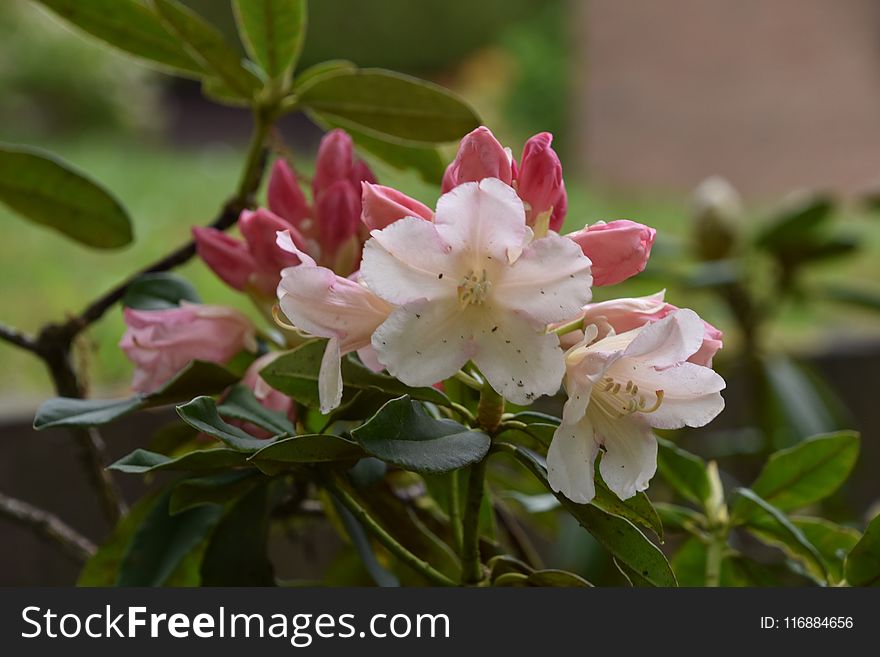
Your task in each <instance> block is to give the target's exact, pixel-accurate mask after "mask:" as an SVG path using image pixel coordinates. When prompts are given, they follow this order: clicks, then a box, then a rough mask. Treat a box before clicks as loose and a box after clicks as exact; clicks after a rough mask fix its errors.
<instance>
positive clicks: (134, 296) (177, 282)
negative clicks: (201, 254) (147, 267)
mask: <svg viewBox="0 0 880 657" xmlns="http://www.w3.org/2000/svg"><path fill="white" fill-rule="evenodd" d="M181 301H188V302H190V303H199V302H200V301H201V298H200V297H199V293H198V292H196V289H195V288H194V287H193V286H192V284H191V283H190V282H189V281H187V280H186V279H184V278H181V277H180V276H176V275H175V274H169V273H167V272H160V273H156V274H144V275H142V276H138V277H137V278H136V279H135V280H134V281H132V283H131V284H130V285H129V286H128V289H126V290H125V296H124V297H122V305H123V306H125V307H126V308H136V309H138V310H163V309H165V308H177V307H178V306H179V305H180V302H181Z"/></svg>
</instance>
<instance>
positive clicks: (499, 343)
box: [471, 311, 565, 405]
mask: <svg viewBox="0 0 880 657" xmlns="http://www.w3.org/2000/svg"><path fill="white" fill-rule="evenodd" d="M471 312H473V311H471ZM472 325H473V324H472ZM474 340H475V343H476V349H475V350H474V353H473V355H472V357H471V358H472V360H473V361H474V363H475V364H476V366H477V367H479V368H480V371H481V372H482V373H483V375H484V376H485V377H486V380H487V381H488V382H489V384H490V385H491V386H492V388H493V389H494V390H495V391H496V392H497V393H498V394H500V395H501V396H502V397H504V398H505V399H507V400H509V401H511V402H513V403H514V404H521V405H525V404H531V403H532V402H533V401H534V400H535V399H537V398H538V397H540V396H542V395H554V394H556V393H557V392H558V391H559V388H560V386H561V383H562V377H563V376H564V375H565V358H564V356H563V353H562V349H561V348H560V347H559V338H558V337H557V336H556V335H555V334H553V333H544V331H543V330H536V329H535V326H534V324H533V323H532V321H530V320H529V319H526V318H524V317H519V316H517V315H516V314H514V313H509V312H508V313H505V312H485V311H484V317H483V318H482V322H481V327H480V330H479V332H478V333H476V335H475V336H474Z"/></svg>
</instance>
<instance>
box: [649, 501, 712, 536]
mask: <svg viewBox="0 0 880 657" xmlns="http://www.w3.org/2000/svg"><path fill="white" fill-rule="evenodd" d="M654 509H655V510H656V511H657V515H658V516H660V520H661V521H663V526H664V527H671V528H672V529H677V530H683V531H687V532H690V533H692V534H693V533H696V532H697V531H699V530H701V529H705V527H706V524H707V521H706V516H704V515H703V514H702V513H699V512H698V511H694V510H693V509H689V508H687V507H686V506H679V505H677V504H666V503H665V502H657V503H656V504H654Z"/></svg>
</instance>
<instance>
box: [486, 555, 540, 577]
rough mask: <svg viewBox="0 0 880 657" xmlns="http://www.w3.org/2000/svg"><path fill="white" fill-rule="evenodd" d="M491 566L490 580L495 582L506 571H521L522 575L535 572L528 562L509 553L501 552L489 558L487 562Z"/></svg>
mask: <svg viewBox="0 0 880 657" xmlns="http://www.w3.org/2000/svg"><path fill="white" fill-rule="evenodd" d="M486 565H487V566H488V567H489V581H491V582H494V581H495V580H496V579H497V578H498V577H501V575H504V574H505V573H519V574H521V575H529V574H530V573H533V572H535V569H534V568H532V567H531V566H530V565H528V564H527V563H524V562H522V561H520V560H519V559H515V558H513V557H511V556H510V555H508V554H499V555H498V556H496V557H492V558H491V559H489V561H488V563H487V564H486Z"/></svg>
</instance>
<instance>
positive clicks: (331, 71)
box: [293, 59, 357, 92]
mask: <svg viewBox="0 0 880 657" xmlns="http://www.w3.org/2000/svg"><path fill="white" fill-rule="evenodd" d="M356 70H357V64H355V63H354V62H351V61H348V60H347V59H328V60H327V61H324V62H319V63H318V64H314V65H312V66H309V67H308V68H307V69H305V70H303V71H300V72H299V73H297V75H296V78H294V80H293V88H294V89H295V90H296V91H297V92H302V91H303V90H304V89H305V88H306V87H308V86H309V85H311V84H313V83H314V82H317V81H318V80H320V79H321V78H325V77H328V76H331V75H338V74H340V73H349V74H350V73H354V72H355V71H356Z"/></svg>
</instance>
